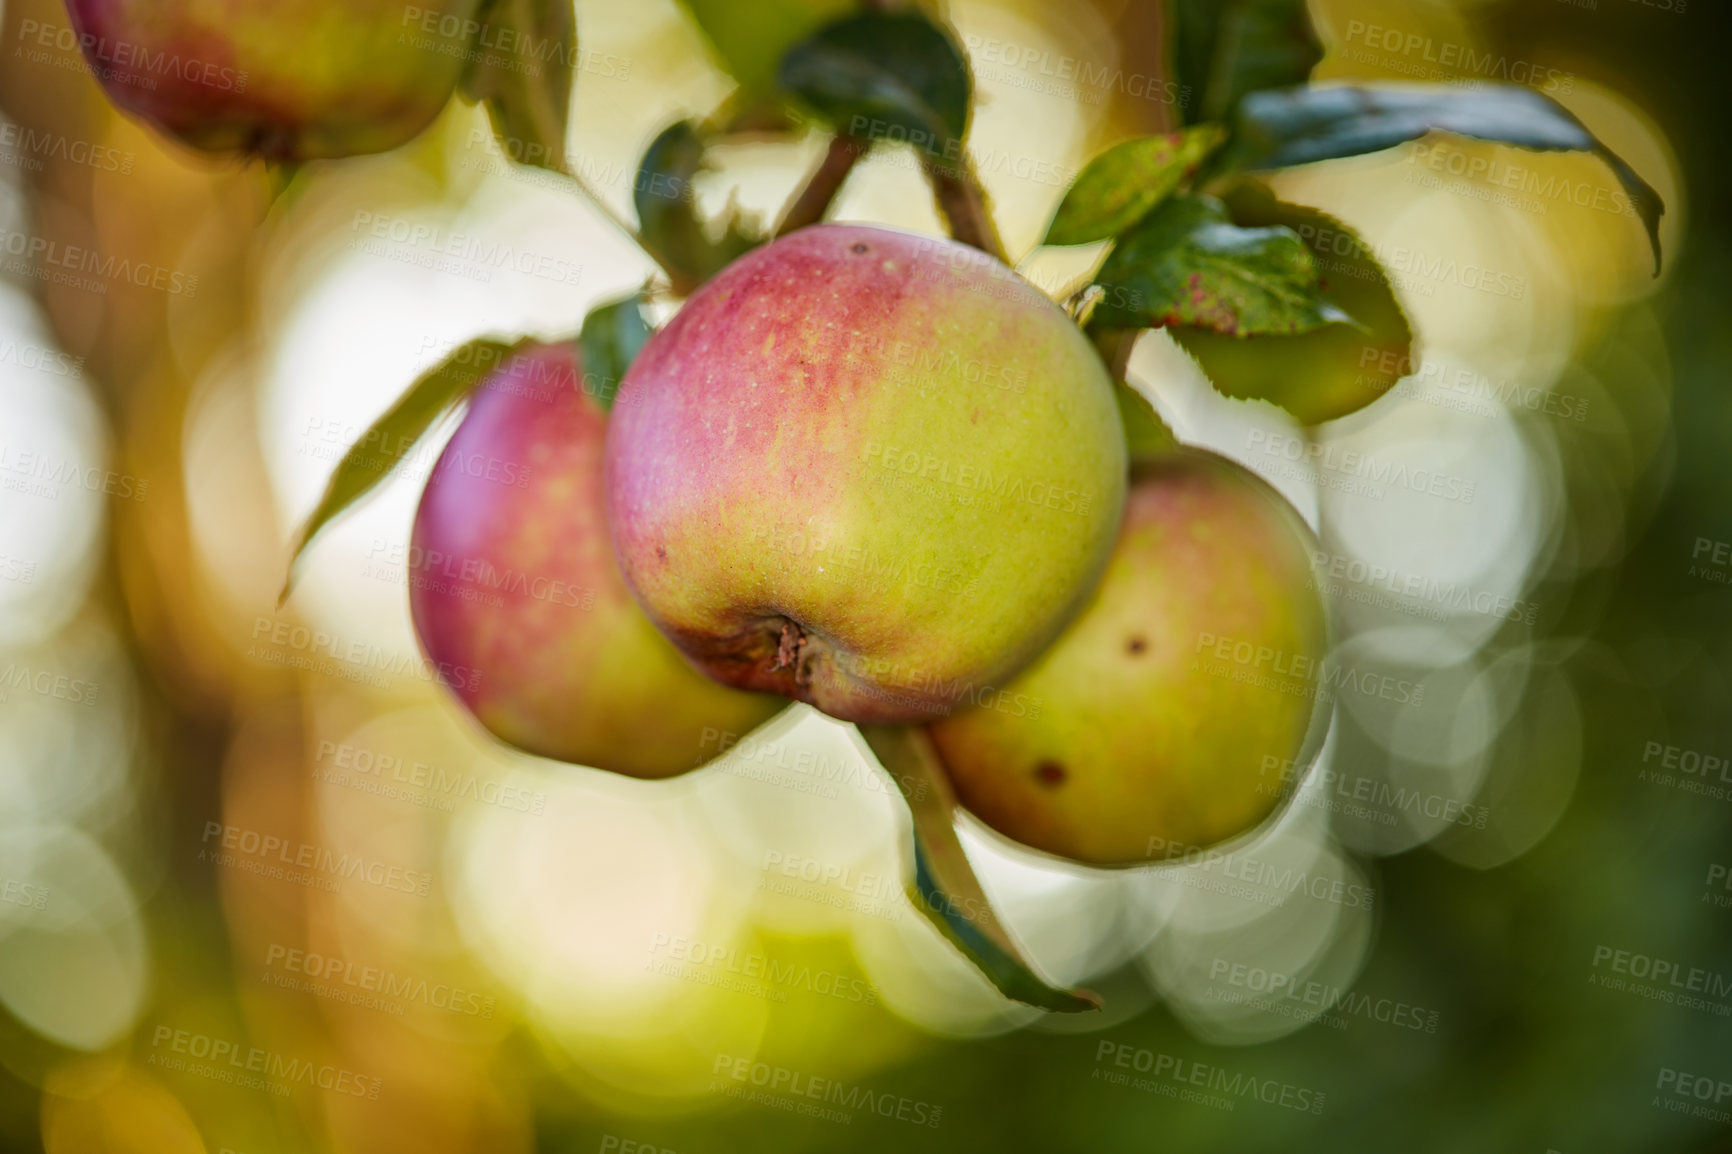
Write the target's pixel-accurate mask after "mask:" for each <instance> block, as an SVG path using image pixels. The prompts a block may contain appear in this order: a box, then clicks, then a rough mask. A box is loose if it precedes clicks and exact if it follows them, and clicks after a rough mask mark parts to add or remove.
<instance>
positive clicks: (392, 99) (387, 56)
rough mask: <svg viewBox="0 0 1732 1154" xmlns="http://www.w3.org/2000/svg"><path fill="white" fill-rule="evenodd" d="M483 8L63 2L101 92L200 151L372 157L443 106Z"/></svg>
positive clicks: (476, 4)
mask: <svg viewBox="0 0 1732 1154" xmlns="http://www.w3.org/2000/svg"><path fill="white" fill-rule="evenodd" d="M481 6H482V0H415V2H414V3H403V2H402V0H247V2H245V3H237V2H235V0H66V10H67V14H68V15H69V16H70V17H71V18H72V26H73V29H74V30H75V31H76V32H77V34H78V40H79V44H80V46H81V47H82V48H83V51H84V55H85V58H86V59H87V60H88V61H89V62H90V66H91V69H92V71H94V72H95V74H96V77H97V80H98V82H100V83H101V85H102V87H103V90H104V91H105V92H107V94H108V98H109V99H110V100H112V101H113V102H114V103H115V104H116V105H118V106H119V107H120V108H122V109H125V110H126V111H128V112H131V113H133V114H134V115H136V116H138V117H140V118H141V119H143V120H146V121H148V122H149V123H151V124H152V125H155V126H156V127H157V128H159V129H161V130H162V131H163V132H166V133H168V134H169V135H171V136H174V137H177V138H178V139H180V140H182V141H184V142H185V143H187V144H189V145H191V146H192V147H194V148H196V149H198V150H200V151H202V152H214V153H236V152H240V153H248V154H252V155H256V156H262V157H265V158H266V159H270V160H279V161H301V160H310V159H315V158H319V157H338V156H353V155H356V154H359V153H368V152H382V151H384V150H386V149H389V148H395V147H396V146H397V145H399V144H402V143H403V142H404V141H406V140H408V139H409V138H410V137H412V136H414V135H415V134H416V133H418V132H420V131H421V130H422V129H423V128H425V127H427V125H428V124H429V123H431V122H432V120H433V118H434V117H435V116H437V115H438V114H439V111H440V109H442V108H443V107H444V106H445V102H446V100H447V99H448V98H449V97H450V95H451V92H452V89H453V88H454V87H455V86H456V84H457V80H458V77H459V76H460V75H461V74H462V72H463V70H464V68H465V67H466V61H467V60H468V59H469V57H470V56H472V55H473V54H474V51H473V50H472V48H471V44H472V43H473V42H474V41H475V39H476V37H477V34H478V33H479V32H480V30H481V27H482V25H481V22H480V21H479V20H478V18H477V12H478V11H479V10H480V9H481Z"/></svg>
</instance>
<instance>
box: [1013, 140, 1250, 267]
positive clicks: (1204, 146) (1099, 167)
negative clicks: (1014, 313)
mask: <svg viewBox="0 0 1732 1154" xmlns="http://www.w3.org/2000/svg"><path fill="white" fill-rule="evenodd" d="M1225 138H1226V133H1225V131H1224V130H1223V129H1222V128H1221V127H1220V126H1219V125H1216V124H1203V125H1198V126H1197V127H1195V128H1189V129H1186V130H1185V131H1183V132H1170V133H1166V134H1163V135H1161V136H1140V137H1137V138H1135V139H1133V140H1127V141H1125V142H1124V143H1122V144H1116V145H1114V146H1113V147H1111V148H1109V149H1107V150H1106V151H1105V152H1103V153H1101V154H1100V155H1099V156H1097V157H1095V158H1094V159H1093V160H1091V161H1089V162H1088V166H1087V167H1086V168H1084V169H1083V170H1082V172H1081V173H1079V174H1078V175H1077V178H1076V181H1075V182H1074V183H1073V184H1072V185H1071V186H1070V190H1069V191H1068V192H1066V193H1065V194H1064V200H1063V201H1061V202H1060V203H1059V206H1058V211H1057V212H1056V213H1054V214H1053V218H1052V224H1051V225H1049V226H1048V227H1047V230H1046V239H1045V240H1044V241H1043V242H1042V243H1043V244H1088V243H1089V242H1090V241H1096V240H1111V239H1112V238H1113V237H1116V236H1118V235H1119V234H1120V233H1122V232H1124V231H1125V230H1126V229H1128V228H1130V227H1131V226H1132V225H1133V224H1135V223H1137V221H1139V220H1141V219H1142V218H1143V217H1145V216H1147V215H1148V214H1149V212H1150V210H1152V209H1153V208H1154V207H1155V206H1156V205H1158V204H1160V203H1161V201H1163V200H1165V199H1166V198H1167V197H1168V196H1169V195H1170V194H1171V193H1172V192H1173V190H1174V189H1176V188H1178V187H1179V182H1180V181H1182V180H1184V179H1185V177H1187V176H1189V175H1190V174H1191V172H1192V170H1193V169H1195V168H1196V166H1197V162H1198V161H1200V160H1202V159H1203V157H1205V156H1207V155H1208V154H1209V153H1210V152H1212V151H1213V150H1214V149H1215V148H1216V146H1218V145H1219V144H1220V143H1221V141H1222V140H1224V139H1225Z"/></svg>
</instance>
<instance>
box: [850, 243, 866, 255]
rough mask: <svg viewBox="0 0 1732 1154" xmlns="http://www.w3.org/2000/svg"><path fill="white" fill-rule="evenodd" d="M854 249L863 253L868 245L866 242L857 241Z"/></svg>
mask: <svg viewBox="0 0 1732 1154" xmlns="http://www.w3.org/2000/svg"><path fill="white" fill-rule="evenodd" d="M853 251H854V252H856V253H863V252H865V251H866V245H865V244H862V243H858V242H857V243H855V245H854V248H853Z"/></svg>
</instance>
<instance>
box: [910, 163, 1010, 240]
mask: <svg viewBox="0 0 1732 1154" xmlns="http://www.w3.org/2000/svg"><path fill="white" fill-rule="evenodd" d="M920 167H921V168H923V169H925V170H926V178H927V179H928V180H930V181H931V182H932V195H933V197H934V199H936V200H937V201H938V211H939V212H940V213H942V214H943V215H944V221H945V223H946V224H947V225H949V226H950V235H951V236H953V237H955V238H956V239H957V240H959V241H961V242H962V243H963V244H969V245H973V246H974V247H975V248H977V249H979V250H980V251H981V252H984V253H986V254H987V255H988V256H993V257H997V258H998V259H999V260H1001V261H1003V262H1004V263H1005V264H1009V263H1010V260H1009V258H1008V257H1007V256H1005V252H1004V242H1003V241H1002V240H1000V239H999V236H998V226H997V225H996V224H994V223H993V221H992V212H991V210H990V209H988V208H987V207H986V192H985V190H984V189H982V188H981V187H980V181H979V179H978V178H976V177H975V175H974V166H973V164H972V163H970V161H969V159H968V154H967V153H966V152H964V153H963V155H962V158H961V159H960V160H959V161H957V163H956V164H955V166H954V167H953V166H950V165H947V164H945V163H944V162H943V161H942V160H939V159H937V158H936V157H932V156H928V155H924V154H923V155H922V156H921V159H920Z"/></svg>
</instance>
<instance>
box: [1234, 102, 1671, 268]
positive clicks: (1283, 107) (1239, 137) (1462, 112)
mask: <svg viewBox="0 0 1732 1154" xmlns="http://www.w3.org/2000/svg"><path fill="white" fill-rule="evenodd" d="M1428 132H1452V133H1454V134H1456V135H1457V136H1470V137H1473V138H1474V139H1476V140H1491V141H1496V142H1498V143H1500V144H1513V145H1516V146H1518V147H1521V148H1531V149H1535V150H1537V151H1542V152H1558V151H1572V152H1592V153H1594V154H1595V155H1596V156H1598V157H1599V158H1600V159H1602V160H1604V161H1605V162H1606V164H1607V165H1608V166H1609V167H1610V168H1611V170H1612V172H1613V174H1614V175H1616V176H1617V178H1618V180H1619V182H1620V183H1621V184H1622V185H1623V186H1624V190H1625V191H1626V192H1627V193H1628V194H1629V197H1630V203H1631V205H1632V206H1633V207H1634V208H1635V210H1636V213H1637V215H1639V216H1640V217H1641V218H1642V223H1643V224H1644V225H1646V226H1647V229H1648V241H1649V243H1650V244H1651V245H1653V248H1654V271H1655V273H1656V274H1658V273H1659V271H1660V216H1661V214H1663V213H1664V212H1665V211H1666V209H1665V206H1664V205H1663V204H1662V203H1661V202H1660V194H1659V193H1657V192H1655V191H1654V189H1653V188H1652V187H1651V186H1650V185H1649V184H1648V183H1647V182H1646V181H1644V180H1643V179H1642V178H1641V177H1640V176H1637V175H1636V172H1635V170H1634V169H1632V168H1631V167H1630V166H1629V165H1627V164H1625V163H1624V161H1623V160H1622V159H1621V158H1619V157H1618V156H1617V155H1616V154H1615V153H1613V152H1612V151H1611V150H1610V149H1609V148H1607V147H1606V146H1605V145H1603V144H1601V143H1600V142H1599V140H1598V139H1597V138H1595V136H1594V134H1593V133H1591V132H1589V131H1588V130H1587V128H1586V127H1584V126H1583V124H1582V122H1581V121H1579V120H1577V119H1576V118H1575V117H1574V116H1573V115H1572V114H1571V113H1570V111H1569V110H1568V109H1566V108H1564V107H1563V106H1562V105H1561V104H1559V103H1558V102H1557V101H1555V100H1553V99H1551V98H1550V97H1549V96H1545V95H1543V94H1541V93H1538V92H1535V91H1534V90H1533V89H1531V88H1526V87H1523V86H1522V85H1518V84H1494V85H1486V86H1483V87H1472V88H1470V87H1466V86H1459V85H1453V84H1399V85H1398V84H1388V85H1376V86H1371V85H1357V84H1348V85H1336V86H1331V87H1327V88H1289V89H1285V90H1283V91H1279V92H1258V93H1255V94H1253V95H1251V96H1250V97H1248V98H1246V100H1245V101H1244V102H1243V103H1242V104H1240V106H1239V112H1238V116H1237V118H1236V121H1235V124H1234V140H1233V144H1232V145H1231V147H1230V149H1229V151H1228V154H1227V155H1228V158H1229V160H1230V162H1231V163H1232V164H1234V165H1237V166H1239V167H1243V168H1251V169H1267V168H1285V167H1287V166H1288V165H1294V164H1309V163H1311V162H1312V161H1316V160H1333V159H1336V158H1337V157H1343V156H1360V155H1363V154H1365V153H1368V152H1380V151H1382V150H1383V149H1385V148H1392V147H1394V146H1395V145H1397V144H1401V143H1403V142H1405V141H1409V140H1415V139H1418V138H1419V137H1421V136H1424V135H1425V134H1426V133H1428Z"/></svg>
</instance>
